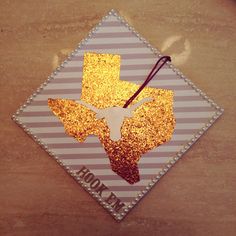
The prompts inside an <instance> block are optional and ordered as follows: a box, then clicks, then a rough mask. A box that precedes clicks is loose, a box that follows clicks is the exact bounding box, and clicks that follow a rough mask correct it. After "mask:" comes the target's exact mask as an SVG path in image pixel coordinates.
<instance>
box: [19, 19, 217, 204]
mask: <svg viewBox="0 0 236 236" xmlns="http://www.w3.org/2000/svg"><path fill="white" fill-rule="evenodd" d="M88 51H89V52H97V53H112V54H119V55H121V73H120V79H121V80H126V81H130V82H133V83H136V84H141V83H142V82H143V81H144V79H145V78H146V76H147V75H148V73H149V72H150V70H151V68H152V67H153V65H154V64H155V62H156V61H157V55H155V54H154V53H153V52H152V50H151V49H150V48H149V47H147V45H146V44H145V43H144V42H143V41H142V40H141V39H140V38H138V37H137V36H136V35H135V34H134V33H133V32H132V31H131V30H130V29H129V28H128V27H127V26H126V25H125V24H124V23H123V22H122V21H120V20H119V19H118V18H117V17H116V16H114V15H109V17H108V18H106V20H104V21H103V22H102V23H101V25H100V26H99V27H98V30H97V31H96V32H95V33H93V35H92V37H91V38H90V39H88V41H87V43H86V44H85V45H83V46H82V47H81V48H80V49H79V50H78V52H76V54H75V55H74V56H73V57H72V59H71V60H70V61H68V63H67V64H66V65H65V67H64V68H62V69H61V70H60V71H59V72H58V73H57V75H55V78H54V79H53V80H51V81H50V82H49V83H48V84H47V85H46V86H45V87H44V88H43V90H41V92H40V93H39V94H37V96H36V97H35V98H34V99H33V101H32V102H31V103H30V104H29V105H28V106H27V107H26V108H24V109H23V111H22V112H21V113H20V115H19V117H18V118H19V121H20V122H21V123H22V124H23V125H25V126H26V127H27V128H29V130H30V131H31V133H33V135H35V136H37V138H39V139H40V140H41V141H42V142H43V143H44V144H46V145H47V147H48V148H49V150H50V151H52V152H53V153H55V155H56V156H57V157H58V158H59V159H60V160H61V161H62V162H63V164H65V166H68V167H69V168H70V169H71V170H74V171H76V170H79V169H80V168H81V167H82V166H86V167H87V168H89V169H90V170H91V172H92V173H93V174H95V175H96V176H97V177H98V178H99V179H100V180H102V182H103V183H104V184H105V185H106V186H107V187H109V189H110V190H111V191H113V192H114V193H115V194H116V196H117V197H118V198H120V199H121V200H122V201H123V202H124V203H126V204H129V203H130V202H131V201H133V200H134V198H135V197H136V196H137V195H138V194H139V193H140V191H142V190H143V189H145V187H146V186H147V185H148V183H150V181H151V179H152V178H153V177H154V176H156V175H158V173H159V172H160V171H161V170H162V168H163V167H164V166H165V165H166V164H167V163H168V162H169V161H170V160H172V159H173V157H174V156H175V154H176V153H178V152H179V151H180V150H181V149H182V148H183V146H185V145H186V144H187V143H188V141H189V140H191V139H192V138H193V137H194V135H195V134H196V133H197V132H198V131H199V130H200V129H202V127H204V125H205V124H206V123H207V122H208V121H209V120H210V119H211V118H212V117H213V116H214V114H215V112H216V111H217V110H216V108H215V107H214V106H212V105H211V103H209V102H207V100H205V99H203V98H202V96H200V94H199V93H198V92H196V91H195V90H194V89H193V88H192V87H191V86H190V85H188V84H187V82H185V80H184V79H182V78H181V77H180V76H178V75H177V74H176V72H175V71H173V70H172V69H171V68H169V67H168V66H165V67H164V68H163V69H161V70H160V71H159V73H158V74H157V75H156V78H155V79H153V80H152V81H151V82H150V84H149V85H148V86H150V87H154V88H164V89H171V90H173V91H174V95H175V96H174V113H175V117H176V128H175V132H174V135H173V137H172V139H171V141H169V142H168V143H166V144H164V145H162V146H160V147H158V148H156V149H154V150H152V151H150V152H148V153H146V154H145V155H143V157H142V158H141V159H140V161H139V170H140V177H141V180H140V182H138V183H136V184H134V185H130V184H129V183H127V182H126V181H125V180H123V179H122V178H121V177H120V176H118V175H117V174H116V173H115V172H113V171H112V170H111V168H110V163H109V159H108V157H107V155H106V153H105V151H104V149H103V147H102V145H101V144H100V142H99V140H98V138H97V137H95V136H91V137H88V138H87V140H86V142H85V143H79V142H77V141H76V140H75V139H74V138H72V137H69V136H68V135H66V134H65V131H64V128H63V125H62V123H61V122H60V121H59V120H58V118H57V117H56V116H55V115H53V113H52V112H51V110H50V109H49V107H48V105H47V99H48V98H49V97H50V98H67V99H79V98H80V94H81V82H82V76H83V74H82V70H83V55H84V52H88Z"/></svg>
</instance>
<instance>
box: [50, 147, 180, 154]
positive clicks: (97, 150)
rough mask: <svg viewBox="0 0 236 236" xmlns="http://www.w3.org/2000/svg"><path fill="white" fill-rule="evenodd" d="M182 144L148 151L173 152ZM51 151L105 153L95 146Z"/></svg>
mask: <svg viewBox="0 0 236 236" xmlns="http://www.w3.org/2000/svg"><path fill="white" fill-rule="evenodd" d="M182 147H183V146H182V145H177V146H166V145H164V146H159V147H158V148H157V149H153V150H152V151H150V152H149V153H155V152H157V151H158V152H171V151H173V152H175V151H179V150H180V149H181V148H182ZM51 151H53V152H54V153H55V154H85V153H89V154H92V153H104V155H106V152H105V150H104V149H103V148H102V147H96V148H61V149H57V148H51Z"/></svg>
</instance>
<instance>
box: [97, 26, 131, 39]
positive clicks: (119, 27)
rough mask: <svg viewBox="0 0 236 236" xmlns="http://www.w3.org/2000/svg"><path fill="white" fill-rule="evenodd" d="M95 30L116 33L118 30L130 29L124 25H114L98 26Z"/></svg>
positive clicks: (126, 30) (127, 30)
mask: <svg viewBox="0 0 236 236" xmlns="http://www.w3.org/2000/svg"><path fill="white" fill-rule="evenodd" d="M96 32H97V33H118V32H130V30H129V29H128V28H127V27H125V26H115V27H113V26H110V27H109V26H106V27H99V28H98V29H97V31H96ZM95 37H96V36H95Z"/></svg>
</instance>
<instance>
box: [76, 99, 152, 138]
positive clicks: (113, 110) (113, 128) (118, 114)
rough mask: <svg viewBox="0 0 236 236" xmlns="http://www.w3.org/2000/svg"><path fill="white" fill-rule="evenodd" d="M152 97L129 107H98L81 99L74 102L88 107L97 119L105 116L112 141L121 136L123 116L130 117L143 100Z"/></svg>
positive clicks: (147, 100)
mask: <svg viewBox="0 0 236 236" xmlns="http://www.w3.org/2000/svg"><path fill="white" fill-rule="evenodd" d="M152 100H153V99H152V98H150V97H147V98H144V99H142V100H141V101H139V102H137V103H136V104H134V105H133V106H131V107H129V108H123V107H108V108H105V109H98V108H96V107H94V106H93V105H90V104H88V103H86V102H84V101H82V100H77V101H76V102H77V103H79V104H81V105H83V106H85V107H87V108H89V109H90V110H92V111H93V112H95V113H96V118H97V119H102V118H105V120H106V122H107V125H108V127H109V129H110V138H111V139H112V140H113V141H118V140H119V139H120V138H121V130H120V129H121V126H122V124H123V121H124V118H125V117H132V115H133V111H134V110H136V109H137V108H138V107H139V106H141V105H142V104H143V103H145V102H149V101H152Z"/></svg>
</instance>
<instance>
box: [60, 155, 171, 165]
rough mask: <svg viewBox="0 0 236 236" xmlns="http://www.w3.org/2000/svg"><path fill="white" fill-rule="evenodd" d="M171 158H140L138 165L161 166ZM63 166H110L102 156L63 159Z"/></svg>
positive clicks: (107, 160) (107, 159) (106, 158)
mask: <svg viewBox="0 0 236 236" xmlns="http://www.w3.org/2000/svg"><path fill="white" fill-rule="evenodd" d="M171 159H172V158H171V157H157V158H154V157H141V158H140V161H139V164H142V163H145V164H148V163H153V164H158V163H160V164H162V163H166V162H168V161H170V160H171ZM63 163H64V164H65V165H89V164H96V165H110V161H109V158H108V157H107V156H106V155H104V158H93V159H79V158H78V159H65V160H63Z"/></svg>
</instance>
